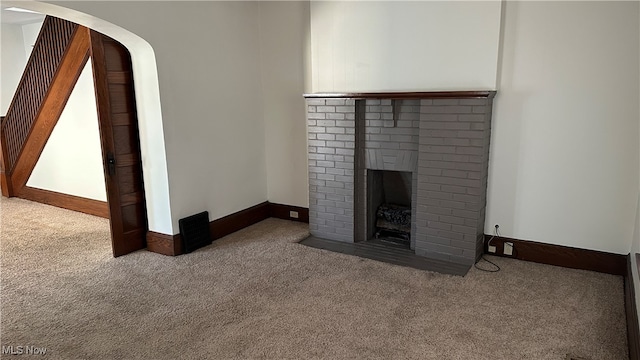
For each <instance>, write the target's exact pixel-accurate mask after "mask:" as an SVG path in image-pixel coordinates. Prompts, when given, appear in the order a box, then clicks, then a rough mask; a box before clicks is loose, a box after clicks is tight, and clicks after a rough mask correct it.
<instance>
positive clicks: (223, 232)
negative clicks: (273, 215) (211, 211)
mask: <svg viewBox="0 0 640 360" xmlns="http://www.w3.org/2000/svg"><path fill="white" fill-rule="evenodd" d="M268 217H269V202H268V201H265V202H263V203H261V204H258V205H254V206H252V207H250V208H248V209H244V210H241V211H238V212H236V213H233V214H231V215H227V216H225V217H223V218H220V219H217V220H213V221H212V222H210V223H209V230H210V231H211V238H212V239H213V240H217V239H220V238H221V237H224V236H227V235H229V234H231V233H234V232H236V231H238V230H242V229H244V228H246V227H248V226H251V225H253V224H255V223H258V222H260V221H262V220H264V219H267V218H268Z"/></svg>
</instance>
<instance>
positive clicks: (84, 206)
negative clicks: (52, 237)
mask: <svg viewBox="0 0 640 360" xmlns="http://www.w3.org/2000/svg"><path fill="white" fill-rule="evenodd" d="M16 197H19V198H21V199H25V200H31V201H35V202H39V203H43V204H47V205H52V206H56V207H60V208H64V209H68V210H73V211H79V212H82V213H85V214H90V215H95V216H99V217H103V218H106V219H108V218H109V204H108V203H107V202H105V201H99V200H93V199H87V198H83V197H79V196H74V195H68V194H62V193H59V192H55V191H49V190H42V189H36V188H32V187H29V186H25V187H23V188H22V189H20V192H18V194H16Z"/></svg>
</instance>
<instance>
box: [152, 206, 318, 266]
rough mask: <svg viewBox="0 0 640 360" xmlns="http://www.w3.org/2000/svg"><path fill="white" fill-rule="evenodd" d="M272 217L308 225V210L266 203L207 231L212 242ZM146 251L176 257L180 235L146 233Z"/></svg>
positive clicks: (220, 221) (219, 221)
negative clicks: (292, 215) (293, 213)
mask: <svg viewBox="0 0 640 360" xmlns="http://www.w3.org/2000/svg"><path fill="white" fill-rule="evenodd" d="M289 211H297V212H298V218H297V219H295V218H292V217H290V216H289ZM270 217H274V218H279V219H285V220H293V221H299V222H304V223H308V222H309V209H308V208H304V207H299V206H292V205H283V204H274V203H270V202H268V201H265V202H263V203H260V204H258V205H254V206H252V207H250V208H247V209H244V210H240V211H238V212H235V213H233V214H230V215H227V216H225V217H222V218H220V219H216V220H213V221H211V222H209V231H210V232H211V238H212V239H213V240H216V239H220V238H221V237H224V236H227V235H229V234H231V233H234V232H236V231H238V230H242V229H244V228H246V227H248V226H251V225H253V224H255V223H258V222H260V221H262V220H265V219H267V218H270ZM147 250H149V251H152V252H155V253H158V254H163V255H170V256H176V255H180V254H182V238H181V237H180V234H176V235H165V234H160V233H156V232H153V231H148V232H147Z"/></svg>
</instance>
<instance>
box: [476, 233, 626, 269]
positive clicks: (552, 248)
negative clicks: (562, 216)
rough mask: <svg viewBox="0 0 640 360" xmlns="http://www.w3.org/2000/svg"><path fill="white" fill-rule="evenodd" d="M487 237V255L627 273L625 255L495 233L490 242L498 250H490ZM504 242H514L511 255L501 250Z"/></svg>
mask: <svg viewBox="0 0 640 360" xmlns="http://www.w3.org/2000/svg"><path fill="white" fill-rule="evenodd" d="M489 239H491V235H486V234H485V236H484V252H485V254H488V255H496V256H503V257H509V258H514V259H519V260H525V261H533V262H537V263H541V264H548V265H555V266H562V267H566V268H572V269H581V270H591V271H597V272H601V273H606V274H613V275H621V276H625V275H626V273H627V265H626V256H625V255H620V254H612V253H607V252H602V251H596V250H587V249H579V248H573V247H568V246H560V245H552V244H544V243H539V242H535V241H525V240H517V239H511V238H507V237H498V236H495V237H494V238H493V241H491V245H493V246H496V250H497V252H496V253H489V252H488V251H487V250H488V249H487V242H488V241H489ZM505 242H512V243H513V246H514V250H513V255H512V256H510V255H504V253H503V249H504V243H505Z"/></svg>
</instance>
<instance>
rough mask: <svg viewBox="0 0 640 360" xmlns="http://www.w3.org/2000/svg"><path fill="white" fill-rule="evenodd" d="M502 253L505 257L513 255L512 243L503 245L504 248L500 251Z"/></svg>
mask: <svg viewBox="0 0 640 360" xmlns="http://www.w3.org/2000/svg"><path fill="white" fill-rule="evenodd" d="M502 253H503V254H505V255H513V243H510V242H506V243H504V248H503V249H502Z"/></svg>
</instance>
